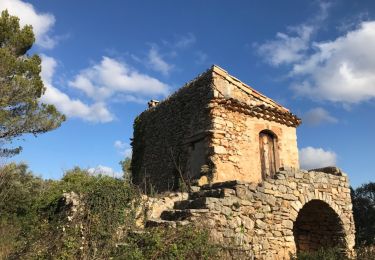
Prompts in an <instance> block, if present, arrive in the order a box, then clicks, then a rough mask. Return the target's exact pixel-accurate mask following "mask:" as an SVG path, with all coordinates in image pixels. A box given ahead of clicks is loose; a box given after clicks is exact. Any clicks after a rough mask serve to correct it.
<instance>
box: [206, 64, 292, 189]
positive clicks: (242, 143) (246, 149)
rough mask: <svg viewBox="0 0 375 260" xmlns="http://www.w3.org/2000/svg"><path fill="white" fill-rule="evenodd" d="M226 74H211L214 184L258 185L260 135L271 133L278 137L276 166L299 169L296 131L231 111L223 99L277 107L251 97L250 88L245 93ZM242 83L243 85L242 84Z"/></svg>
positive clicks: (265, 99) (259, 176)
mask: <svg viewBox="0 0 375 260" xmlns="http://www.w3.org/2000/svg"><path fill="white" fill-rule="evenodd" d="M236 83H237V84H240V83H238V82H236V81H234V80H233V79H232V78H231V77H228V74H226V73H225V72H223V71H221V70H217V71H216V72H215V71H214V84H213V87H214V97H215V99H214V100H213V101H212V103H211V107H212V110H211V113H212V118H213V125H212V128H213V129H215V130H219V131H221V132H219V131H217V133H216V134H214V135H213V139H212V144H211V146H212V150H213V151H214V152H213V153H212V157H211V161H212V162H213V165H214V166H215V169H214V174H213V181H214V182H218V181H227V180H243V181H247V182H260V181H261V179H262V176H261V161H260V150H259V133H260V132H261V131H262V130H270V131H272V132H273V133H274V134H275V135H276V136H277V147H276V149H277V155H278V166H279V167H292V168H299V161H298V149H297V137H296V128H295V127H292V126H287V125H284V124H280V123H278V122H275V121H271V120H264V119H263V118H257V117H252V116H248V115H246V114H245V113H242V112H241V111H235V110H233V109H230V105H228V104H227V102H220V101H221V100H223V99H228V98H233V99H236V100H238V101H240V102H243V103H249V104H253V105H256V104H265V105H270V106H278V105H277V104H275V103H272V102H271V101H270V100H269V99H267V98H264V99H263V100H262V99H260V98H256V97H254V95H252V94H251V90H250V89H246V91H244V90H243V89H241V88H240V87H239V86H237V84H236ZM241 84H242V83H241Z"/></svg>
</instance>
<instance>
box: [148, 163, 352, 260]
mask: <svg viewBox="0 0 375 260" xmlns="http://www.w3.org/2000/svg"><path fill="white" fill-rule="evenodd" d="M180 198H182V199H181V200H180V201H175V202H174V204H173V203H172V205H173V206H172V205H171V204H169V207H167V208H164V211H163V212H161V214H160V207H155V208H159V212H157V214H153V215H150V216H151V218H150V219H149V220H148V222H147V223H146V226H155V225H164V226H176V225H186V224H189V223H193V224H194V223H195V225H203V226H204V227H206V228H208V229H209V230H211V235H212V237H213V239H214V240H215V241H217V242H219V243H220V244H221V245H223V246H224V247H226V246H227V247H233V246H234V248H238V250H240V251H242V252H243V254H242V257H244V259H251V258H253V257H254V258H255V259H289V253H295V252H296V251H297V250H301V251H311V250H316V249H318V248H320V247H339V248H342V250H343V251H345V252H346V253H348V254H350V253H351V252H352V249H353V246H354V222H353V216H352V204H351V199H350V189H349V184H348V178H347V176H346V174H345V173H342V172H341V171H339V170H335V171H333V172H331V173H325V172H317V171H310V172H308V171H306V170H291V169H289V170H281V171H279V172H278V173H277V174H276V175H275V176H274V179H267V180H265V181H263V182H262V183H260V184H255V183H245V182H240V181H229V182H223V183H215V184H212V185H205V186H203V187H201V188H200V190H199V191H195V192H192V193H190V194H189V196H188V197H187V196H186V195H185V196H184V195H180ZM159 214H160V218H159V217H158V216H159Z"/></svg>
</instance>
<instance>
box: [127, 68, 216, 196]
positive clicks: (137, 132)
mask: <svg viewBox="0 0 375 260" xmlns="http://www.w3.org/2000/svg"><path fill="white" fill-rule="evenodd" d="M211 82H212V74H211V73H204V74H202V75H201V76H200V77H198V78H197V79H196V80H193V81H192V82H190V83H188V84H187V85H186V86H185V87H183V88H181V89H180V90H179V91H178V92H176V93H175V94H173V95H172V96H170V97H169V98H168V99H166V100H164V101H163V102H160V104H158V105H157V106H155V107H151V108H149V109H148V110H146V111H144V112H143V113H142V114H140V115H139V116H138V117H137V118H136V119H135V122H134V140H133V143H132V146H133V158H132V174H133V181H134V182H135V183H136V184H138V185H139V186H140V187H141V188H142V189H144V190H147V191H154V192H155V191H156V192H159V191H164V190H172V189H175V188H177V187H178V186H179V185H180V184H181V183H180V184H179V181H181V177H182V176H180V175H181V174H182V175H184V176H183V177H184V178H185V179H189V178H190V177H191V176H187V175H188V174H189V172H188V170H187V164H188V163H189V162H188V158H189V156H190V155H189V154H190V149H191V147H190V143H191V142H192V141H194V138H196V139H198V140H201V141H202V143H203V150H204V151H207V150H208V148H207V146H208V144H206V142H207V141H206V140H205V137H206V135H205V133H206V132H207V130H209V126H210V121H211V120H210V119H209V116H210V113H209V107H208V103H209V102H210V100H211V99H212V96H213V94H212V93H213V92H212V86H211ZM205 157H207V156H205Z"/></svg>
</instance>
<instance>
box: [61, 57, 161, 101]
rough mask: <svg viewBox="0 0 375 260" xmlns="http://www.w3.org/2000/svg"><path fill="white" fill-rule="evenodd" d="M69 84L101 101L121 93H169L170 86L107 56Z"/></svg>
mask: <svg viewBox="0 0 375 260" xmlns="http://www.w3.org/2000/svg"><path fill="white" fill-rule="evenodd" d="M68 84H69V85H70V86H71V87H74V88H77V89H79V90H81V91H83V92H84V93H85V94H86V95H87V96H88V97H90V98H92V99H95V100H101V101H104V100H106V99H108V98H110V97H112V96H113V95H115V94H120V93H125V94H126V93H131V94H135V95H143V96H150V95H153V96H155V95H164V96H165V95H167V94H168V86H167V85H166V84H164V83H162V82H160V81H159V80H158V79H156V78H153V77H150V76H148V75H146V74H142V73H139V72H137V71H136V70H134V69H132V68H131V67H130V66H128V65H127V64H126V63H124V62H120V61H118V60H115V59H112V58H109V57H105V56H104V57H103V58H102V60H101V62H100V63H99V64H95V65H93V66H92V67H89V68H87V69H85V70H83V71H81V72H80V73H79V74H78V75H76V76H75V78H74V80H72V81H70V82H69V83H68Z"/></svg>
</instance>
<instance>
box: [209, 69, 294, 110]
mask: <svg viewBox="0 0 375 260" xmlns="http://www.w3.org/2000/svg"><path fill="white" fill-rule="evenodd" d="M211 71H212V72H213V73H216V74H218V75H220V76H222V77H223V78H225V79H226V80H228V81H229V82H231V83H232V84H233V85H235V86H237V87H239V88H240V89H242V90H243V91H245V92H246V93H248V94H250V95H253V96H255V97H257V98H259V99H260V100H262V101H264V102H266V103H269V104H271V105H273V106H275V107H277V108H280V109H282V110H285V111H288V112H289V109H288V108H286V107H284V106H282V105H280V104H279V103H277V102H276V101H275V100H273V99H271V98H269V97H267V96H266V95H264V94H262V93H260V92H259V91H257V90H255V89H254V88H253V87H251V86H249V85H247V84H246V83H244V82H242V81H241V80H239V79H238V78H236V77H234V76H232V75H230V74H229V73H228V72H227V71H226V70H224V69H223V68H221V67H220V66H218V65H216V64H213V65H212V66H211Z"/></svg>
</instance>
